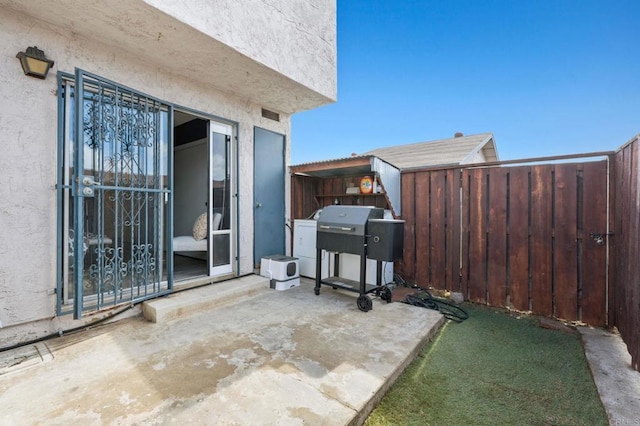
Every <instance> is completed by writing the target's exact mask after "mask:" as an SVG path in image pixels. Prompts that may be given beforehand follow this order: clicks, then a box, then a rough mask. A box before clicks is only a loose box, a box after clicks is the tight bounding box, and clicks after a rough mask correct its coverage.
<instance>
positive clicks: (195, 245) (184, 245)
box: [173, 235, 207, 251]
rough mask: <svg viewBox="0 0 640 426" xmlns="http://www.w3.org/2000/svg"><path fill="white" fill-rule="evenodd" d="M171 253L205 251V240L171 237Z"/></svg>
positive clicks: (189, 237)
mask: <svg viewBox="0 0 640 426" xmlns="http://www.w3.org/2000/svg"><path fill="white" fill-rule="evenodd" d="M173 251H207V239H206V238H205V239H204V240H199V241H197V240H196V239H195V238H193V237H192V236H191V235H184V236H181V237H173Z"/></svg>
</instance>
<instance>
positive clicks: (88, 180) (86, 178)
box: [82, 176, 100, 185]
mask: <svg viewBox="0 0 640 426" xmlns="http://www.w3.org/2000/svg"><path fill="white" fill-rule="evenodd" d="M82 184H83V185H100V182H97V181H95V180H94V179H93V177H91V176H84V177H83V178H82Z"/></svg>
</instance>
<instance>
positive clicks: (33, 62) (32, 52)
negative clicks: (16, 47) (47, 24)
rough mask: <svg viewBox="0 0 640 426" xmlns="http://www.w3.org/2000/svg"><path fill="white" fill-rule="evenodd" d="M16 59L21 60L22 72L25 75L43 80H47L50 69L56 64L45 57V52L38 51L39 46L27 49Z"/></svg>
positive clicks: (19, 53)
mask: <svg viewBox="0 0 640 426" xmlns="http://www.w3.org/2000/svg"><path fill="white" fill-rule="evenodd" d="M16 58H18V59H20V64H21V65H22V71H24V73H25V75H30V76H32V77H37V78H41V79H43V80H44V79H45V78H47V73H48V72H49V68H51V67H52V66H53V64H54V62H53V61H52V60H50V59H47V57H46V56H45V55H44V52H43V51H42V50H40V49H38V47H37V46H33V47H27V50H26V51H24V52H18V54H17V55H16Z"/></svg>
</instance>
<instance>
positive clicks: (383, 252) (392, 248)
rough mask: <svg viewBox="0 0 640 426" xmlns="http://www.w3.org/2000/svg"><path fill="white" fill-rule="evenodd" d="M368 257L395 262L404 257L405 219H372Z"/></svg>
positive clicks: (369, 229)
mask: <svg viewBox="0 0 640 426" xmlns="http://www.w3.org/2000/svg"><path fill="white" fill-rule="evenodd" d="M367 234H368V239H367V241H368V243H367V257H368V258H369V259H375V260H382V261H385V262H395V261H396V260H400V259H402V252H403V247H404V220H387V219H371V220H370V221H369V226H368V232H367Z"/></svg>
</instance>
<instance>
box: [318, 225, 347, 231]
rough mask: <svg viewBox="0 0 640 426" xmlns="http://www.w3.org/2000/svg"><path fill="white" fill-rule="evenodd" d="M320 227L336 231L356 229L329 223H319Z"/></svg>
mask: <svg viewBox="0 0 640 426" xmlns="http://www.w3.org/2000/svg"><path fill="white" fill-rule="evenodd" d="M320 228H322V229H335V230H338V231H351V232H353V231H355V230H356V228H347V227H344V226H330V225H320Z"/></svg>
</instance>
